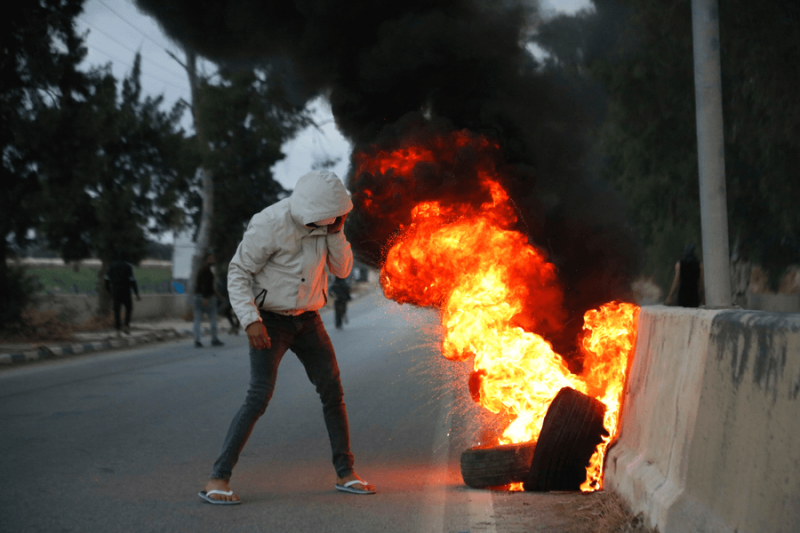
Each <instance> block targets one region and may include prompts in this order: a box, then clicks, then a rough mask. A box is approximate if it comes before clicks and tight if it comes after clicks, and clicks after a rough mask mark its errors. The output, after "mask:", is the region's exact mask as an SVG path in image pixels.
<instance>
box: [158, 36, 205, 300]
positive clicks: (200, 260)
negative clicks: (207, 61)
mask: <svg viewBox="0 0 800 533" xmlns="http://www.w3.org/2000/svg"><path fill="white" fill-rule="evenodd" d="M184 51H185V53H186V63H183V62H182V61H181V60H180V59H178V57H176V56H175V54H173V53H171V52H167V53H168V54H169V55H170V56H171V57H172V59H174V60H175V61H177V62H178V64H179V65H181V66H182V67H183V68H184V69H185V70H186V73H187V75H188V76H189V87H190V89H191V95H192V102H191V105H190V108H191V110H192V120H193V122H194V130H195V134H196V136H197V141H198V142H199V143H200V153H201V157H202V154H203V153H204V152H205V151H206V150H209V145H208V139H207V138H206V136H205V132H204V131H203V128H202V127H201V126H200V110H199V106H198V97H197V91H198V88H199V81H198V78H197V54H196V53H195V51H194V50H192V49H191V48H189V47H186V48H185V49H184ZM197 172H198V173H199V175H200V185H201V188H200V195H201V198H202V199H203V212H202V215H201V218H200V227H199V228H198V231H197V240H196V242H195V248H194V256H192V275H191V278H190V280H189V287H187V293H188V294H189V301H188V307H189V308H190V309H191V308H192V303H191V301H192V297H193V293H194V286H195V282H196V281H197V273H198V272H199V271H200V268H201V267H202V266H203V264H204V263H205V253H206V250H208V249H209V245H210V244H211V223H212V222H211V220H212V216H213V214H214V176H213V175H212V174H211V171H210V170H208V169H207V168H205V166H204V165H203V164H202V163H201V165H200V168H198V169H197Z"/></svg>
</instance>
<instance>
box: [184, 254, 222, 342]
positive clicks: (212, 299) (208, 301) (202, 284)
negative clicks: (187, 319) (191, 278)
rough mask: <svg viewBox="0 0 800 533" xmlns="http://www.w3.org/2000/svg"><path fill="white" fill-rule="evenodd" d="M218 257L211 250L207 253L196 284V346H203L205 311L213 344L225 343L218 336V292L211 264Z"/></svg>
mask: <svg viewBox="0 0 800 533" xmlns="http://www.w3.org/2000/svg"><path fill="white" fill-rule="evenodd" d="M215 261H216V258H215V257H214V254H213V253H211V252H208V253H206V255H205V264H204V265H203V267H202V268H201V269H200V271H199V272H198V273H197V279H196V280H195V284H194V296H193V298H194V300H193V302H192V303H193V304H194V305H193V307H194V345H195V347H196V348H202V347H203V343H202V342H200V322H201V321H202V320H203V313H205V314H207V315H208V321H209V322H210V323H211V345H212V346H222V345H223V344H224V343H223V342H222V341H221V340H219V339H218V338H217V306H218V305H219V299H218V293H217V289H216V286H215V284H214V272H212V271H211V265H213V264H214V262H215Z"/></svg>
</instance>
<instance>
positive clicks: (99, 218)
mask: <svg viewBox="0 0 800 533" xmlns="http://www.w3.org/2000/svg"><path fill="white" fill-rule="evenodd" d="M140 64H141V58H140V56H139V55H138V54H137V56H136V58H135V59H134V66H133V70H132V71H131V73H130V75H129V76H128V77H126V78H125V79H124V80H123V82H122V88H121V91H120V94H119V95H117V84H116V80H114V78H113V77H112V76H111V75H110V74H109V72H108V69H107V68H106V69H101V70H96V71H93V72H92V73H91V77H90V80H91V82H92V86H91V91H90V92H88V93H87V94H86V96H84V97H83V98H81V99H70V98H63V99H62V101H61V102H60V106H59V108H57V109H54V110H50V109H48V110H44V111H42V113H40V117H39V120H38V121H37V124H36V126H37V131H38V133H39V143H38V144H36V145H35V146H34V152H35V154H36V157H37V165H38V172H39V174H40V176H41V178H40V179H41V182H42V185H43V186H42V191H41V199H40V201H39V206H40V209H41V212H40V216H39V219H40V220H39V228H40V229H41V231H42V233H43V234H44V235H45V236H46V237H47V240H48V242H49V244H50V247H51V248H53V249H54V250H58V251H59V252H60V254H61V257H62V258H63V259H64V260H65V261H77V260H80V259H84V258H86V257H89V256H91V255H94V256H97V257H99V258H100V259H101V260H102V262H103V266H102V268H101V270H100V271H99V272H98V294H99V295H100V310H101V312H105V311H107V309H108V298H107V295H106V294H105V290H104V288H103V287H104V284H103V281H102V278H103V276H104V274H105V271H106V268H107V266H108V264H109V263H110V261H111V260H112V259H114V258H115V257H116V256H117V255H118V254H119V253H120V252H121V251H124V252H125V254H126V257H127V259H128V260H129V261H133V262H138V261H139V260H141V259H142V258H143V257H144V254H145V252H146V246H147V238H146V237H147V232H148V231H149V232H151V233H157V232H160V231H164V230H165V229H169V228H171V227H174V226H176V225H179V224H180V223H181V222H182V219H183V216H184V210H183V208H182V206H181V200H182V198H183V197H184V196H185V195H187V194H188V191H189V187H190V183H191V177H192V176H193V165H194V163H193V160H194V158H193V157H192V153H191V152H190V150H189V149H188V148H187V141H186V139H185V137H184V135H183V131H182V130H180V129H179V128H178V122H179V120H180V115H181V112H182V108H181V107H180V106H179V105H176V106H175V107H173V109H172V110H171V111H170V112H164V111H162V110H161V104H162V97H155V98H153V97H149V96H148V97H144V98H142V91H141V83H140V75H141V69H140Z"/></svg>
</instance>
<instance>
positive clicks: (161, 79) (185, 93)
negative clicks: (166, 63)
mask: <svg viewBox="0 0 800 533" xmlns="http://www.w3.org/2000/svg"><path fill="white" fill-rule="evenodd" d="M86 45H87V46H88V47H89V48H91V49H92V50H94V51H95V52H97V53H99V54H103V55H104V56H106V57H107V58H109V59H112V60H114V61H117V62H119V63H122V64H123V65H125V66H127V67H128V68H130V69H133V64H132V63H130V62H128V61H125V60H124V59H120V58H119V57H116V56H114V55H112V54H109V53H108V52H105V51H103V50H100V49H98V48H96V47H94V46H92V45H91V44H89V43H86ZM142 76H147V77H148V78H152V79H154V80H157V81H160V82H162V83H166V84H167V85H170V86H172V87H174V88H175V89H180V90H181V91H182V92H183V94H184V96H188V95H189V93H188V92H187V87H181V86H179V85H176V84H175V83H173V82H171V81H169V80H165V79H164V78H159V77H158V76H155V75H153V74H149V73H147V72H145V71H142Z"/></svg>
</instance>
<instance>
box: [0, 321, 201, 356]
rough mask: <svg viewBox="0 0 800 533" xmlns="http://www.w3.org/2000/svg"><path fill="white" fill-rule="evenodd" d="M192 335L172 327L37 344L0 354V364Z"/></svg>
mask: <svg viewBox="0 0 800 533" xmlns="http://www.w3.org/2000/svg"><path fill="white" fill-rule="evenodd" d="M192 335H193V334H192V332H191V331H189V330H184V331H176V330H174V329H169V330H161V331H155V332H153V333H148V334H146V335H141V336H138V337H121V338H116V339H111V340H104V341H96V342H87V343H74V344H67V345H64V346H39V347H38V348H37V349H34V350H26V351H24V352H21V353H4V354H0V365H14V364H18V363H24V362H32V361H43V360H48V359H57V358H61V357H67V356H70V355H78V354H82V353H91V352H100V351H104V350H111V349H114V348H125V347H128V346H136V345H139V344H150V343H154V342H161V341H165V340H169V339H176V338H183V337H191V336H192Z"/></svg>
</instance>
